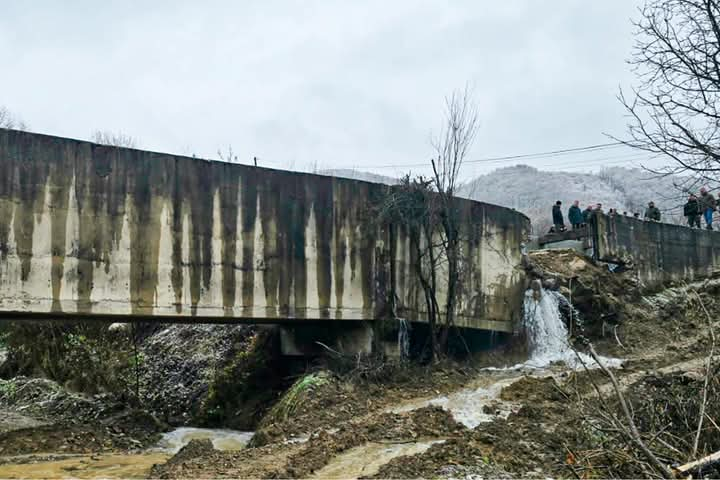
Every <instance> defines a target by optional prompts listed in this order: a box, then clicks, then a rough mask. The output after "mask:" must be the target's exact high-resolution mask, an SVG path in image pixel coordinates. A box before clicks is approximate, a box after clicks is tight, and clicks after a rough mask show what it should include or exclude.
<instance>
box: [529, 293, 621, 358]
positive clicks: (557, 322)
mask: <svg viewBox="0 0 720 480" xmlns="http://www.w3.org/2000/svg"><path fill="white" fill-rule="evenodd" d="M563 304H567V305H569V307H570V308H571V309H572V311H573V312H574V313H573V315H577V311H576V310H575V309H574V308H573V307H572V305H571V304H570V303H569V302H568V300H567V299H566V298H565V297H563V296H562V295H561V294H560V293H558V292H555V291H551V290H545V289H542V288H538V289H529V290H528V291H527V292H525V303H524V311H525V314H524V323H525V330H526V332H527V335H528V346H529V347H530V358H529V359H528V361H527V362H525V363H524V364H523V365H524V366H527V367H535V368H542V367H546V366H548V365H550V364H551V363H555V362H561V363H564V364H566V365H567V366H568V367H571V368H581V367H582V365H583V363H584V364H585V365H586V366H588V367H589V368H596V367H598V365H597V364H596V362H595V360H593V358H592V357H590V356H589V355H586V354H584V353H580V352H576V351H574V350H573V349H572V347H571V346H570V343H569V342H568V336H569V335H568V329H567V327H566V326H565V322H563V319H562V316H561V315H560V307H561V305H563ZM600 358H601V361H602V362H603V364H605V365H606V366H608V367H618V366H620V364H621V363H622V360H619V359H615V358H605V357H600Z"/></svg>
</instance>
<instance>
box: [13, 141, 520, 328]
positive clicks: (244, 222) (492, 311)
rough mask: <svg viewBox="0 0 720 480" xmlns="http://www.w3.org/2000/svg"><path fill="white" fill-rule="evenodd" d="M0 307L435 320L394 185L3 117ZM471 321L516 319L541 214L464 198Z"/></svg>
mask: <svg viewBox="0 0 720 480" xmlns="http://www.w3.org/2000/svg"><path fill="white" fill-rule="evenodd" d="M0 168H2V172H3V174H2V175H1V176H0V291H1V292H2V293H0V316H1V317H4V318H16V319H51V318H78V317H88V318H105V319H111V320H113V321H115V320H117V321H132V320H139V319H142V320H144V321H162V322H172V321H179V322H201V321H202V322H217V323H226V322H238V323H285V324H298V322H303V321H326V320H332V321H346V320H349V321H357V320H375V319H381V318H387V317H388V315H389V311H388V310H389V299H391V298H394V299H395V300H396V304H397V308H396V313H397V315H398V316H402V317H404V318H406V319H408V320H410V321H422V320H423V318H424V311H425V300H424V297H423V295H422V289H421V288H420V286H419V284H418V282H417V280H416V278H415V276H414V274H413V270H412V269H413V264H414V262H417V261H418V260H417V259H415V258H412V257H413V255H412V253H411V249H410V246H409V238H408V237H407V235H406V234H405V233H404V232H403V231H401V229H399V228H397V227H396V226H394V225H392V224H384V223H382V222H379V221H378V219H377V217H378V216H377V214H376V212H377V207H378V205H379V204H380V203H381V202H382V201H383V199H384V198H386V195H387V192H388V191H389V189H391V188H392V187H387V186H384V185H377V184H371V183H367V182H361V181H354V180H347V179H339V178H332V177H325V176H318V175H310V174H302V173H293V172H286V171H280V170H272V169H266V168H257V167H251V166H245V165H237V164H228V163H222V162H213V161H206V160H199V159H195V158H188V157H182V156H175V155H169V154H162V153H154V152H147V151H141V150H135V149H127V148H117V147H108V146H102V145H96V144H93V143H89V142H84V141H78V140H72V139H66V138H59V137H52V136H47V135H40V134H34V133H28V132H19V131H14V130H5V129H0ZM458 205H459V209H460V212H459V213H460V216H461V218H462V229H463V232H462V236H463V238H464V239H465V240H464V243H463V251H464V257H465V259H466V261H465V264H464V265H463V269H462V278H461V283H462V292H461V298H460V304H459V307H460V308H459V315H458V321H457V324H458V326H461V327H466V328H473V329H487V330H498V331H513V330H514V329H515V328H516V326H517V325H518V324H519V321H520V318H521V305H522V301H521V299H522V295H523V290H524V272H523V270H522V268H521V267H520V265H521V248H520V246H521V243H522V242H523V241H524V238H525V236H526V234H527V231H528V228H529V221H528V219H527V218H526V217H525V216H524V215H522V214H520V213H518V212H515V211H513V210H510V209H507V208H503V207H498V206H494V205H488V204H484V203H479V202H472V201H467V200H463V201H460V202H459V204H458Z"/></svg>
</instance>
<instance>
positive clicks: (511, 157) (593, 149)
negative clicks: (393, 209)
mask: <svg viewBox="0 0 720 480" xmlns="http://www.w3.org/2000/svg"><path fill="white" fill-rule="evenodd" d="M624 146H627V145H626V144H625V143H623V142H611V143H600V144H597V145H588V146H585V147H573V148H563V149H559V150H551V151H548V152H537V153H524V154H520V155H506V156H502V157H487V158H479V159H475V160H465V161H463V164H465V163H485V162H506V161H512V160H519V159H522V158H547V157H558V156H565V155H569V154H582V153H591V152H596V151H602V150H608V149H613V148H618V147H624ZM426 166H428V164H427V163H414V164H403V165H377V166H373V167H372V168H405V167H426Z"/></svg>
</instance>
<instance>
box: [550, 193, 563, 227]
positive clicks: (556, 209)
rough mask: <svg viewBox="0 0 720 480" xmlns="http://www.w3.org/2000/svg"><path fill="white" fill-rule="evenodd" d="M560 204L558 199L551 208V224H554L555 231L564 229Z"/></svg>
mask: <svg viewBox="0 0 720 480" xmlns="http://www.w3.org/2000/svg"><path fill="white" fill-rule="evenodd" d="M561 206H562V202H561V201H560V200H558V201H557V202H555V205H554V206H553V208H552V218H553V225H554V226H555V231H556V232H563V231H565V222H564V221H563V214H562V210H561Z"/></svg>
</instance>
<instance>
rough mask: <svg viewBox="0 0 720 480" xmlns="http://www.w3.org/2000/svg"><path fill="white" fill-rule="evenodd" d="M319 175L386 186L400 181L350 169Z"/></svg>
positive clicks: (321, 172) (328, 171)
mask: <svg viewBox="0 0 720 480" xmlns="http://www.w3.org/2000/svg"><path fill="white" fill-rule="evenodd" d="M316 173H317V174H318V175H327V176H328V177H341V178H351V179H353V180H363V181H366V182H372V183H384V184H385V185H395V184H396V183H398V181H399V180H398V179H397V178H395V177H386V176H385V175H378V174H376V173H369V172H361V171H359V170H351V169H349V168H345V169H342V168H337V169H332V170H320V171H318V172H316Z"/></svg>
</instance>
